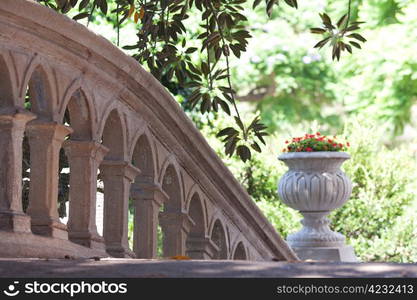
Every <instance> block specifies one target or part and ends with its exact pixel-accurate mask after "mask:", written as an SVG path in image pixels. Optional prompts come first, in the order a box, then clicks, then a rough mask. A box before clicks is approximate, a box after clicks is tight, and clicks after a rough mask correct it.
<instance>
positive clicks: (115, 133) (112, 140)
mask: <svg viewBox="0 0 417 300" xmlns="http://www.w3.org/2000/svg"><path fill="white" fill-rule="evenodd" d="M101 136H102V144H103V146H105V147H107V148H108V149H109V152H108V153H107V155H106V156H105V159H106V160H117V161H122V160H124V156H125V140H126V138H125V137H126V128H125V126H124V123H123V121H122V117H121V114H120V113H119V111H118V110H117V109H113V110H111V111H110V112H109V113H108V115H107V117H106V118H105V123H104V127H103V131H102V134H101Z"/></svg>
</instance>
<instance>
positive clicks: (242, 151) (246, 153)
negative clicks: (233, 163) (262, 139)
mask: <svg viewBox="0 0 417 300" xmlns="http://www.w3.org/2000/svg"><path fill="white" fill-rule="evenodd" d="M236 153H237V155H239V156H240V158H241V159H242V160H243V162H246V161H247V160H249V159H251V152H250V149H249V148H248V147H246V146H244V145H240V146H238V147H237V149H236Z"/></svg>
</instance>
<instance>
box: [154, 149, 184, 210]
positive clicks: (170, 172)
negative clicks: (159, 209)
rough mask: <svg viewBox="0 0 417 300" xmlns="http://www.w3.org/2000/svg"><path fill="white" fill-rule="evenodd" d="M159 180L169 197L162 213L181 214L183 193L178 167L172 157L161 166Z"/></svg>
mask: <svg viewBox="0 0 417 300" xmlns="http://www.w3.org/2000/svg"><path fill="white" fill-rule="evenodd" d="M159 178H160V180H159V181H160V183H161V186H162V189H163V191H164V192H165V193H166V194H167V195H168V197H169V199H168V201H167V202H166V203H165V205H164V211H167V212H182V210H183V209H182V208H183V191H182V183H181V176H180V172H179V168H178V165H177V163H176V161H175V159H174V158H173V157H172V156H170V157H169V158H168V159H167V160H166V161H165V163H164V164H163V166H162V172H161V174H160V176H159Z"/></svg>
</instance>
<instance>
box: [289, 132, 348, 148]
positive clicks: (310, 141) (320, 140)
mask: <svg viewBox="0 0 417 300" xmlns="http://www.w3.org/2000/svg"><path fill="white" fill-rule="evenodd" d="M285 144H288V146H287V148H284V149H282V152H315V151H346V150H347V148H348V147H350V143H349V142H347V141H346V143H345V144H344V143H341V142H340V141H338V140H337V137H336V136H333V137H332V138H330V137H327V136H325V135H322V134H321V133H320V132H317V133H316V134H308V133H306V134H305V136H302V137H295V138H293V139H292V141H291V143H290V142H289V141H285Z"/></svg>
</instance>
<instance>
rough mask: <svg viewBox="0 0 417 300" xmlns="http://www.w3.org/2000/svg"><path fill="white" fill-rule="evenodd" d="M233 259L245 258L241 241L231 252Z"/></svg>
mask: <svg viewBox="0 0 417 300" xmlns="http://www.w3.org/2000/svg"><path fill="white" fill-rule="evenodd" d="M233 259H234V260H246V259H247V256H246V250H245V246H244V245H243V243H242V242H239V244H237V246H236V249H235V253H234V254H233Z"/></svg>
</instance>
